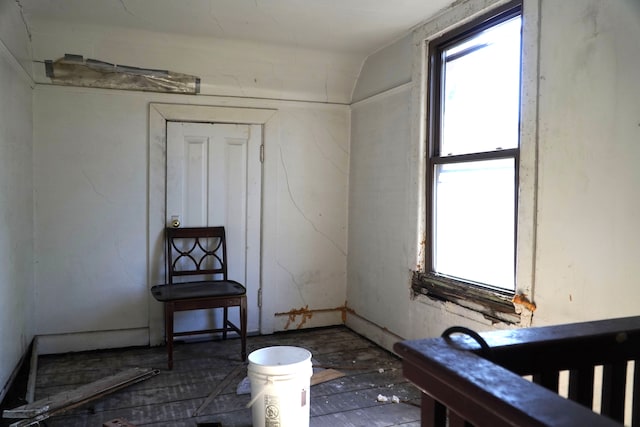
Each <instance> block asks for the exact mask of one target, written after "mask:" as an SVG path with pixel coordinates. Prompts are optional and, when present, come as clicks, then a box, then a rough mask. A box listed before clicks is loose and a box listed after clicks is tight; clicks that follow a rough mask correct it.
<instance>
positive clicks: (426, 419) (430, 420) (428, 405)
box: [421, 393, 447, 427]
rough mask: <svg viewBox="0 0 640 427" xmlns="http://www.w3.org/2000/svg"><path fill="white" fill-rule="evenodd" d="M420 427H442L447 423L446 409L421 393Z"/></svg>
mask: <svg viewBox="0 0 640 427" xmlns="http://www.w3.org/2000/svg"><path fill="white" fill-rule="evenodd" d="M421 416H422V424H421V425H422V427H444V426H445V425H446V423H447V408H445V406H444V405H443V404H441V403H440V402H438V401H436V400H435V399H434V398H432V397H431V396H429V395H428V394H426V393H422V404H421Z"/></svg>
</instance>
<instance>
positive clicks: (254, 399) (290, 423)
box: [247, 346, 313, 427]
mask: <svg viewBox="0 0 640 427" xmlns="http://www.w3.org/2000/svg"><path fill="white" fill-rule="evenodd" d="M247 373H248V377H249V381H250V382H251V401H250V402H249V404H248V405H247V406H251V407H252V409H251V411H252V416H253V427H308V426H309V387H310V383H311V375H312V374H313V368H312V367H311V353H310V352H309V351H307V350H305V349H304V348H300V347H290V346H276V347H265V348H261V349H260V350H256V351H254V352H252V353H251V354H249V367H248V368H247Z"/></svg>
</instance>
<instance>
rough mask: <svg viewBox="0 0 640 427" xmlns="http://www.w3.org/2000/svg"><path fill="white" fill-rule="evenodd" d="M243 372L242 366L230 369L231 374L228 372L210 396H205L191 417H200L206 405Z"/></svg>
mask: <svg viewBox="0 0 640 427" xmlns="http://www.w3.org/2000/svg"><path fill="white" fill-rule="evenodd" d="M243 371H244V365H238V366H236V367H235V368H234V369H232V370H231V372H229V375H227V376H226V377H225V379H223V380H222V381H221V382H220V383H218V385H217V386H216V387H215V388H214V389H213V390H212V391H211V394H209V396H207V398H206V399H205V400H204V402H202V405H200V407H199V408H198V409H196V410H195V412H194V413H193V415H191V416H192V417H197V416H198V415H200V414H201V413H202V411H204V409H205V408H206V407H207V405H209V403H211V401H212V400H213V399H215V398H216V397H217V396H218V395H219V394H220V392H221V391H222V390H224V389H225V387H227V386H228V385H229V384H231V382H232V381H233V380H235V379H236V378H237V377H238V375H240V372H243Z"/></svg>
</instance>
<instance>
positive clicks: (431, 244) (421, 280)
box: [412, 0, 524, 323]
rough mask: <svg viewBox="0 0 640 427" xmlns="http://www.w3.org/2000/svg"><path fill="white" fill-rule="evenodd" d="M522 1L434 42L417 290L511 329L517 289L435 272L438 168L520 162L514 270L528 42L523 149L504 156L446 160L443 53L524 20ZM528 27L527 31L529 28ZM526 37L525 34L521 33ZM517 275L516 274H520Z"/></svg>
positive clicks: (428, 56) (503, 152)
mask: <svg viewBox="0 0 640 427" xmlns="http://www.w3.org/2000/svg"><path fill="white" fill-rule="evenodd" d="M522 9H523V8H522V1H520V0H516V1H511V2H508V3H506V4H503V5H501V6H499V7H497V8H495V9H493V10H491V11H490V12H487V13H485V14H482V15H481V16H479V17H478V18H475V19H472V20H471V21H470V22H468V23H465V24H463V25H461V26H459V27H457V28H454V29H452V30H450V31H447V32H445V33H444V34H442V35H440V36H439V37H437V38H434V39H432V40H428V45H427V54H426V60H427V64H428V76H427V89H428V91H427V97H426V112H427V114H426V126H427V132H426V133H425V135H426V156H427V159H426V160H427V161H426V166H427V167H426V207H425V209H426V210H425V213H426V224H425V226H426V227H425V232H426V243H425V259H424V270H423V271H416V272H414V276H413V279H412V289H413V291H414V292H415V293H419V294H423V295H427V296H428V297H430V298H432V299H435V300H441V301H449V302H453V303H456V304H458V305H461V306H463V307H466V308H470V309H472V310H475V311H479V312H481V313H483V314H484V315H485V317H490V318H492V319H496V320H498V321H502V322H507V323H518V322H519V320H520V318H519V317H520V316H519V315H517V313H516V312H515V308H514V305H513V303H512V302H511V300H512V298H513V296H514V295H515V293H516V289H517V284H515V277H514V284H515V286H514V290H506V289H500V288H497V287H491V286H487V285H485V284H480V283H477V282H473V281H471V280H464V279H460V278H455V277H450V276H447V275H444V274H439V273H437V272H435V271H434V268H433V267H434V265H433V264H434V250H435V241H434V239H433V237H434V208H435V203H434V190H435V188H434V184H435V183H434V176H435V168H436V166H437V165H438V164H447V163H462V162H470V161H480V160H492V159H506V158H509V159H511V158H512V159H513V160H514V167H515V170H514V180H515V182H514V212H513V214H514V259H513V263H514V266H515V265H516V258H517V249H518V248H517V236H518V191H519V181H520V179H519V178H520V177H519V169H520V149H521V147H520V142H521V141H520V140H521V135H522V81H523V80H522V75H523V73H522V64H523V59H522V46H523V41H522V36H521V40H520V46H521V48H520V51H521V59H520V104H519V105H518V108H519V123H518V146H517V147H516V148H509V149H503V150H494V151H488V152H475V153H467V154H458V155H451V156H441V155H440V153H439V149H440V136H441V126H442V122H443V120H442V117H443V116H442V114H441V111H442V107H443V104H442V90H443V86H444V85H443V84H442V83H443V82H442V69H443V67H442V65H443V64H442V55H441V53H442V51H443V50H445V49H446V48H448V47H450V46H451V45H454V44H457V43H459V42H460V41H461V40H463V39H465V38H467V37H469V36H472V35H474V34H478V33H480V32H482V31H484V30H486V29H488V28H491V27H493V26H495V25H497V24H499V23H502V22H505V21H507V20H509V19H511V18H513V17H516V16H520V17H521V19H522V16H523V10H522ZM523 26H524V25H523ZM521 35H522V29H521ZM514 275H515V269H514Z"/></svg>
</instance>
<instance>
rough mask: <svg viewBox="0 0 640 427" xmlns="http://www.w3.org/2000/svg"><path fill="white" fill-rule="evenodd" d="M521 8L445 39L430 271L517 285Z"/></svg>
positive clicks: (483, 282)
mask: <svg viewBox="0 0 640 427" xmlns="http://www.w3.org/2000/svg"><path fill="white" fill-rule="evenodd" d="M520 30H521V18H520V15H519V14H518V15H516V16H513V15H511V16H510V17H509V19H507V20H502V21H501V22H499V23H498V24H497V25H493V26H490V27H488V28H485V29H484V30H482V31H481V32H475V33H472V34H471V35H470V36H466V37H465V38H463V39H455V40H454V41H453V42H451V43H443V44H442V45H441V46H439V47H438V48H439V59H438V65H439V67H440V68H439V69H440V74H439V79H440V81H439V82H437V84H439V92H440V93H439V99H438V100H436V101H435V103H434V105H435V106H436V107H437V111H438V112H439V117H436V119H435V123H436V126H439V127H438V131H437V132H436V133H435V135H437V137H436V140H435V141H434V143H433V151H432V156H431V165H432V169H431V171H432V172H431V173H432V179H433V181H432V196H431V197H432V209H431V212H432V215H433V216H432V221H433V223H432V227H433V228H432V233H431V234H432V242H433V243H432V271H433V272H434V273H436V274H439V275H445V276H448V277H451V278H455V279H461V280H463V281H466V282H472V283H474V284H478V285H481V286H487V287H490V288H495V289H499V290H504V291H509V292H513V291H514V289H515V241H516V235H515V232H516V189H517V186H516V182H517V173H516V171H517V167H518V164H517V162H518V146H519V127H520V126H519V125H520V123H519V121H520V63H521V61H520V50H521V47H520Z"/></svg>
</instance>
